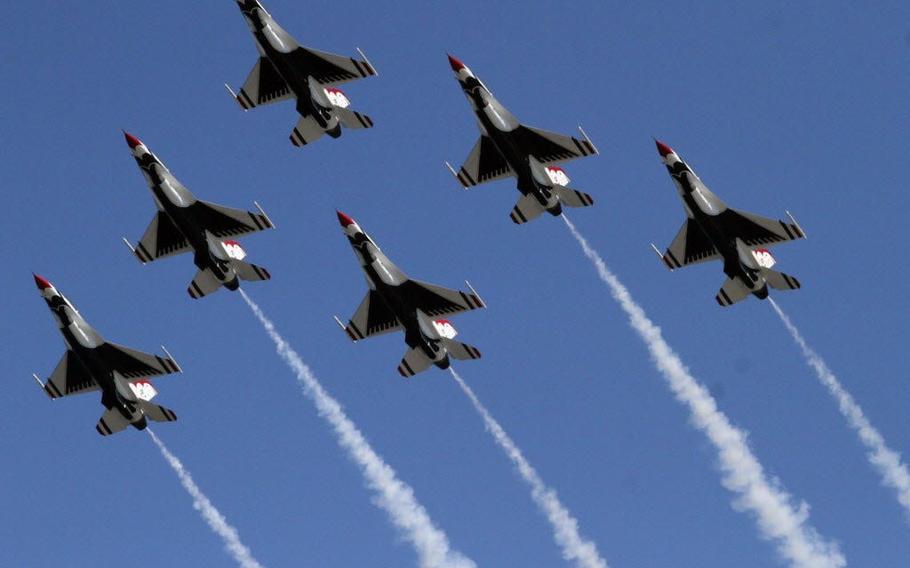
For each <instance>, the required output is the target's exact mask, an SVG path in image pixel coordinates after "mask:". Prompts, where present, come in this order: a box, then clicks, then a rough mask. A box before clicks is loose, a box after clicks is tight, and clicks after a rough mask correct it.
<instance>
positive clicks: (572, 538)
mask: <svg viewBox="0 0 910 568" xmlns="http://www.w3.org/2000/svg"><path fill="white" fill-rule="evenodd" d="M449 371H451V373H452V376H453V377H454V378H455V381H456V382H458V386H460V387H461V390H463V391H464V393H465V395H467V397H468V398H469V399H470V400H471V403H472V404H473V405H474V409H475V410H477V412H478V413H479V414H480V416H481V417H483V421H484V424H486V427H487V430H489V431H490V433H491V434H492V435H493V438H494V439H495V440H496V443H497V444H499V446H500V447H501V448H502V449H503V451H505V453H506V455H508V456H509V459H510V460H512V463H513V464H515V468H516V469H517V470H518V473H519V475H521V478H522V479H524V480H525V482H527V484H528V485H530V486H531V498H532V499H534V502H535V503H536V504H537V506H538V507H539V508H540V509H541V510H542V511H543V513H544V514H545V515H546V516H547V520H548V521H550V524H551V525H553V538H554V539H555V540H556V544H558V545H559V547H560V548H561V549H562V557H563V558H564V559H566V560H573V561H574V562H575V565H576V566H579V567H581V568H607V561H606V560H604V559H603V558H601V556H600V553H599V552H598V551H597V546H596V545H595V544H594V543H593V542H591V541H589V540H585V539H584V538H582V537H581V535H580V534H578V521H577V520H576V519H575V518H574V517H573V516H572V514H571V513H569V511H568V510H567V509H566V508H565V507H564V506H563V504H562V503H561V502H560V501H559V497H557V496H556V491H554V490H552V489H550V488H549V487H547V486H546V484H545V483H544V482H543V480H542V479H541V478H540V475H539V474H538V473H537V470H535V469H534V468H533V467H532V466H531V464H530V463H528V460H526V459H525V457H524V455H523V454H522V453H521V450H519V449H518V446H516V445H515V442H513V441H512V438H510V437H509V435H508V434H506V431H505V430H503V428H502V426H500V425H499V422H497V421H496V419H495V418H493V415H492V414H490V411H489V410H487V408H486V407H485V406H484V405H483V404H482V403H481V402H480V399H478V398H477V395H476V394H474V391H473V390H471V387H469V386H468V384H467V383H466V382H464V379H462V378H461V375H459V374H458V373H456V372H455V369H453V368H451V367H449Z"/></svg>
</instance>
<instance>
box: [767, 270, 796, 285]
mask: <svg viewBox="0 0 910 568" xmlns="http://www.w3.org/2000/svg"><path fill="white" fill-rule="evenodd" d="M762 273H763V274H764V276H765V280H766V281H767V282H768V286H770V287H772V288H774V289H775V290H797V289H799V288H801V287H802V284H800V283H799V280H797V279H796V278H794V277H792V276H790V275H789V274H784V273H783V272H777V271H776V270H763V271H762Z"/></svg>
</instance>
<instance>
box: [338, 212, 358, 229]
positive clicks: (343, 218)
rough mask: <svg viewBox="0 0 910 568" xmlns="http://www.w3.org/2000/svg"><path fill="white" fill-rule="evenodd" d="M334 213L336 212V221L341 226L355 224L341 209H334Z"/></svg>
mask: <svg viewBox="0 0 910 568" xmlns="http://www.w3.org/2000/svg"><path fill="white" fill-rule="evenodd" d="M335 213H338V222H339V223H341V226H342V227H348V226H350V225H355V224H356V223H354V220H353V219H351V218H350V217H348V216H347V215H345V214H344V213H342V212H341V211H337V210H336V211H335Z"/></svg>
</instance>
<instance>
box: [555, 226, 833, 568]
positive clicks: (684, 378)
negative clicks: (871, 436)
mask: <svg viewBox="0 0 910 568" xmlns="http://www.w3.org/2000/svg"><path fill="white" fill-rule="evenodd" d="M562 218H563V221H565V223H566V226H567V227H568V228H569V231H570V232H571V233H572V236H574V237H575V240H577V241H578V244H579V245H580V246H581V248H582V250H583V251H584V253H585V256H587V257H588V259H589V260H590V261H591V262H592V263H593V264H594V266H595V267H596V268H597V273H598V275H599V276H600V278H601V280H603V281H604V282H605V283H606V284H607V285H608V286H609V287H610V292H611V294H612V295H613V298H614V299H615V300H616V301H617V302H618V303H619V305H620V306H621V307H622V309H623V311H625V312H626V315H628V316H629V323H630V325H631V326H632V328H633V329H634V330H635V331H636V332H637V333H638V335H639V336H640V337H641V339H642V341H644V342H645V344H646V345H647V347H648V351H650V353H651V359H652V360H653V361H654V363H655V365H656V366H657V369H658V370H659V371H660V372H661V374H662V375H663V376H664V378H665V379H666V380H667V382H668V383H669V386H670V389H671V390H672V391H673V393H674V394H675V395H676V398H677V400H679V401H681V402H683V403H685V404H686V405H687V406H688V407H689V412H690V413H691V418H692V421H693V422H694V424H695V426H696V427H697V428H698V429H699V430H701V431H703V432H704V433H705V434H706V435H707V436H708V439H709V440H710V441H711V443H712V444H714V447H715V448H716V450H717V453H718V459H719V462H720V469H721V471H722V472H723V478H722V482H723V485H724V487H726V488H727V489H729V490H730V491H732V492H734V493H735V494H736V495H737V498H736V499H735V500H734V501H733V506H734V508H736V509H737V510H745V511H749V512H751V513H752V515H754V516H755V519H756V522H757V524H758V529H759V534H760V535H761V536H762V537H763V538H766V539H769V540H772V541H774V542H775V543H776V547H777V551H778V553H779V554H780V555H781V557H782V558H784V559H785V560H787V561H789V563H790V565H791V566H795V567H799V568H822V567H825V568H829V567H842V566H846V565H847V560H846V558H845V557H844V555H843V554H841V552H840V549H839V547H838V546H837V544H836V543H833V542H827V541H825V540H824V539H823V538H822V537H821V536H820V535H819V534H818V532H817V531H816V530H815V529H814V528H813V527H812V526H811V525H809V523H808V519H809V506H808V505H807V504H806V503H805V502H800V503H799V505H798V506H794V504H793V503H792V498H791V496H790V494H789V493H787V492H786V490H784V488H783V487H781V485H780V482H779V481H778V480H777V479H768V477H767V475H766V474H765V472H764V469H763V468H762V465H761V463H759V461H758V459H757V458H756V457H755V455H754V454H753V453H752V451H751V450H750V449H749V445H748V443H747V442H746V433H745V432H743V431H742V430H740V429H738V428H736V427H735V426H733V425H732V424H731V423H730V420H729V419H728V418H727V416H726V415H725V414H724V413H723V412H721V411H720V410H719V409H718V408H717V402H716V401H715V400H714V398H713V397H712V396H711V395H710V394H709V393H708V390H707V389H706V388H705V387H704V386H702V385H701V384H700V383H699V382H698V381H697V380H695V378H694V377H693V376H692V375H691V374H690V373H689V370H688V369H687V368H686V366H685V365H684V364H683V362H682V360H681V359H680V358H679V356H678V355H677V354H676V353H675V352H674V351H673V349H672V348H671V347H670V346H669V345H668V344H667V342H666V341H665V340H664V338H663V335H662V334H661V331H660V328H659V327H657V326H656V325H654V323H653V322H652V321H651V320H650V319H648V316H647V315H646V314H645V311H644V309H642V307H641V306H639V305H638V304H637V303H636V302H635V300H634V299H633V298H632V295H631V294H630V293H629V290H628V289H627V288H626V287H625V286H624V285H623V284H622V282H620V280H619V279H618V278H617V277H616V276H615V275H614V274H613V273H612V272H611V271H610V269H609V268H607V265H606V263H604V261H603V259H602V258H601V257H600V255H599V254H598V253H597V251H595V250H594V249H593V248H591V245H589V244H588V241H587V240H586V239H585V238H584V237H583V236H582V235H581V233H579V232H578V229H576V228H575V225H573V224H572V222H571V221H569V219H568V218H567V217H566V216H565V215H563V216H562Z"/></svg>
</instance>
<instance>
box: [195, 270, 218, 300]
mask: <svg viewBox="0 0 910 568" xmlns="http://www.w3.org/2000/svg"><path fill="white" fill-rule="evenodd" d="M220 287H221V282H219V281H218V279H217V278H215V274H214V273H212V269H210V268H206V269H203V270H200V271H199V272H197V273H196V277H195V278H193V281H192V282H190V287H189V288H187V292H189V294H190V297H191V298H193V299H194V300H198V299H199V298H201V297H203V296H208V295H209V294H211V293H212V292H215V291H217V290H218V288H220Z"/></svg>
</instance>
